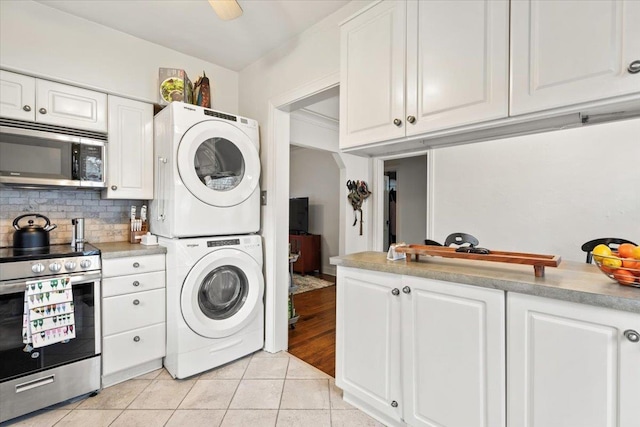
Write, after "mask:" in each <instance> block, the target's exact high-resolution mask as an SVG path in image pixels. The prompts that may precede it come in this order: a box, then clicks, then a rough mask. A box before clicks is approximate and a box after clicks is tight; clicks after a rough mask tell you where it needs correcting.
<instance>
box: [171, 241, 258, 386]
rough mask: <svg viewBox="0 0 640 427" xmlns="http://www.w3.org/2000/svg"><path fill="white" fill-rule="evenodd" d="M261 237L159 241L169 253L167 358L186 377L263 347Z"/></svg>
mask: <svg viewBox="0 0 640 427" xmlns="http://www.w3.org/2000/svg"><path fill="white" fill-rule="evenodd" d="M261 239H262V238H261V237H260V236H259V235H255V234H253V235H244V236H224V237H202V238H194V239H167V238H159V243H160V244H161V245H163V246H165V247H166V248H167V258H166V260H167V261H166V262H167V354H166V357H165V359H164V365H165V367H166V368H167V370H168V371H169V373H170V374H171V375H172V376H173V377H174V378H186V377H189V376H191V375H195V374H198V373H200V372H204V371H206V370H208V369H212V368H215V367H217V366H220V365H223V364H225V363H228V362H231V361H233V360H236V359H239V358H241V357H243V356H246V355H247V354H250V353H252V352H254V351H257V350H260V349H261V348H262V347H263V346H264V301H263V295H264V277H263V275H262V240H261Z"/></svg>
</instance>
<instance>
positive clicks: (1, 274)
mask: <svg viewBox="0 0 640 427" xmlns="http://www.w3.org/2000/svg"><path fill="white" fill-rule="evenodd" d="M58 277H69V279H70V283H71V290H72V300H73V304H72V305H71V306H72V307H73V314H74V317H75V325H73V326H74V328H75V338H73V339H68V340H65V341H63V342H58V343H55V344H50V345H46V346H43V347H39V348H34V346H31V345H26V344H25V343H24V342H23V312H24V310H25V306H26V303H25V290H26V286H27V282H29V281H34V280H36V279H37V280H39V281H47V280H49V279H54V278H58ZM101 277H102V270H101V263H100V250H99V249H97V248H96V247H94V246H92V245H90V244H84V247H83V248H82V249H79V248H75V247H72V246H70V245H51V246H48V247H46V248H40V249H29V250H24V249H16V248H0V422H3V421H6V420H9V419H12V418H15V417H18V416H20V415H23V414H26V413H29V412H32V411H35V410H37V409H41V408H44V407H47V406H49V405H52V404H55V403H58V402H63V401H65V400H67V399H70V398H73V397H76V396H80V395H83V394H86V393H91V392H93V391H96V390H99V389H100V352H101V349H100V283H101ZM54 309H55V308H54ZM54 322H55V321H54Z"/></svg>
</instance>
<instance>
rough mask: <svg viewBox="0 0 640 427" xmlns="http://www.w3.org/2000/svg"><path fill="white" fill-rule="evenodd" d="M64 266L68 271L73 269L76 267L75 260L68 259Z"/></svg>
mask: <svg viewBox="0 0 640 427" xmlns="http://www.w3.org/2000/svg"><path fill="white" fill-rule="evenodd" d="M64 268H65V269H66V270H67V271H73V270H75V269H76V263H75V262H74V261H67V262H65V263H64Z"/></svg>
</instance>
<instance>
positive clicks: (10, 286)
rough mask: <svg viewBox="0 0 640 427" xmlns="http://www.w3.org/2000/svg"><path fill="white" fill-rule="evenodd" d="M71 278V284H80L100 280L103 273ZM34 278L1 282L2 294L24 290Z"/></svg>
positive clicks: (0, 289)
mask: <svg viewBox="0 0 640 427" xmlns="http://www.w3.org/2000/svg"><path fill="white" fill-rule="evenodd" d="M69 278H70V279H71V285H72V286H73V285H74V284H75V285H77V284H80V283H91V282H95V281H96V280H100V279H101V278H102V273H87V274H77V275H71V276H69ZM30 280H33V279H21V280H11V281H7V282H3V283H0V295H8V294H15V293H19V292H24V289H25V287H26V283H27V281H30Z"/></svg>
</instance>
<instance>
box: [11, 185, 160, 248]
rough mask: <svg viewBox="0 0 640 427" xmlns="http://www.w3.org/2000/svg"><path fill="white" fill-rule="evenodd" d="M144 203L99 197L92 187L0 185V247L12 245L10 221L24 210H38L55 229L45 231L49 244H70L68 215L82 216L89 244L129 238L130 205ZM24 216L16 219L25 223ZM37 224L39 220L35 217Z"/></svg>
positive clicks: (28, 211) (40, 222) (70, 217)
mask: <svg viewBox="0 0 640 427" xmlns="http://www.w3.org/2000/svg"><path fill="white" fill-rule="evenodd" d="M143 204H147V206H148V202H147V201H143V200H102V199H101V198H100V191H95V190H67V189H64V190H62V189H61V190H22V189H14V188H10V187H1V188H0V247H1V246H12V245H13V231H14V228H13V220H14V219H15V218H16V217H18V216H20V215H24V214H26V213H39V214H41V215H44V216H46V217H47V218H49V220H50V221H51V223H52V224H56V225H57V226H58V228H56V229H55V230H52V231H51V232H50V233H49V240H50V243H51V244H57V243H70V242H71V230H72V229H73V226H72V225H71V219H72V218H84V219H85V222H84V234H85V239H86V240H87V241H88V242H89V243H104V242H124V241H128V240H129V216H130V212H131V206H136V207H137V209H136V212H137V213H138V215H139V212H140V207H141V206H142V205H143ZM28 220H29V218H25V219H23V220H21V221H20V224H21V225H23V224H24V225H26V221H28ZM37 223H38V224H43V220H41V219H38V220H37Z"/></svg>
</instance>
